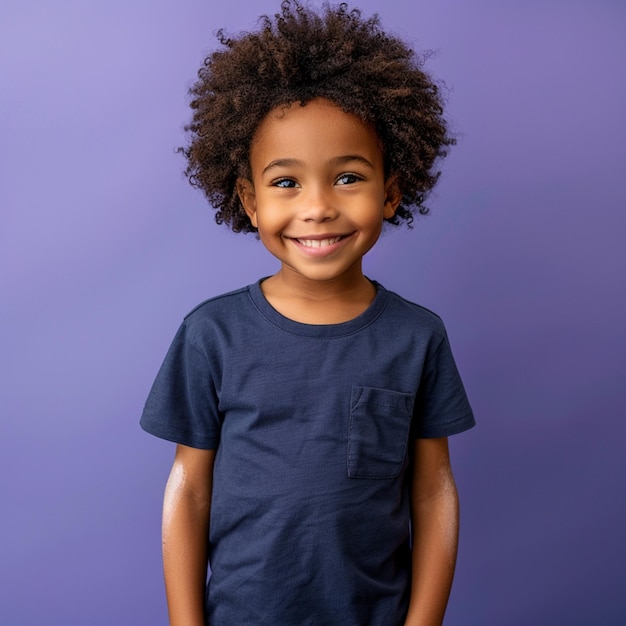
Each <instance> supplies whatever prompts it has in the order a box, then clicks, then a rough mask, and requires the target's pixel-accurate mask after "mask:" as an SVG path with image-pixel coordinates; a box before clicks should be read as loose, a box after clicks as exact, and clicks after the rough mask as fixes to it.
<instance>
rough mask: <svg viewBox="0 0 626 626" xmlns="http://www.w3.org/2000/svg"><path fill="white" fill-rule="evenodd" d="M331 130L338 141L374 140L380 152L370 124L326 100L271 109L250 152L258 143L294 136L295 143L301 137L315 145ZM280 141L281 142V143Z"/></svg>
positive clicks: (254, 138) (295, 103) (375, 135)
mask: <svg viewBox="0 0 626 626" xmlns="http://www.w3.org/2000/svg"><path fill="white" fill-rule="evenodd" d="M329 130H332V131H333V133H334V135H333V136H334V137H335V138H336V139H337V140H339V139H343V140H344V141H346V140H348V141H349V140H353V141H355V142H357V141H358V140H363V139H365V138H367V139H369V140H370V141H371V140H374V141H375V142H376V144H377V145H378V148H379V149H380V150H382V142H381V141H380V138H379V136H378V133H377V132H376V129H375V127H374V125H373V124H370V123H368V122H366V121H364V120H362V119H361V118H359V117H357V116H356V115H355V114H353V113H350V112H346V111H344V110H343V109H342V108H341V107H339V106H337V105H336V104H335V103H333V102H332V101H330V100H327V99H325V98H316V99H314V100H310V101H308V102H306V103H302V102H299V101H296V102H289V103H284V104H280V105H278V106H276V107H274V108H273V109H272V110H271V111H270V112H269V113H268V114H267V115H266V116H265V117H264V118H263V119H262V120H261V122H260V123H259V125H258V127H257V129H256V132H255V134H254V137H253V140H252V145H251V149H253V148H254V147H255V145H256V146H257V147H258V145H259V142H262V143H263V144H266V143H267V142H268V141H270V142H272V143H273V142H282V141H284V142H289V141H290V140H291V139H293V138H294V137H293V136H292V135H291V133H298V135H299V136H298V138H299V140H301V141H302V140H304V139H305V137H306V138H307V139H308V140H309V141H313V142H314V143H315V140H316V139H319V140H321V139H322V137H324V136H326V135H327V132H328V131H329ZM281 140H282V141H281Z"/></svg>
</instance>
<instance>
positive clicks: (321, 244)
mask: <svg viewBox="0 0 626 626" xmlns="http://www.w3.org/2000/svg"><path fill="white" fill-rule="evenodd" d="M340 239H343V237H342V236H339V237H329V238H328V239H296V241H297V242H298V243H299V244H301V245H303V246H304V247H305V248H326V247H328V246H332V245H333V244H334V243H337V242H338V241H339V240H340Z"/></svg>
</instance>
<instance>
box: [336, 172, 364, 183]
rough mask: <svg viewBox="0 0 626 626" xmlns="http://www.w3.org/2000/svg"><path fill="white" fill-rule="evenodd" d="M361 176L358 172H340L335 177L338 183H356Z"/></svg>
mask: <svg viewBox="0 0 626 626" xmlns="http://www.w3.org/2000/svg"><path fill="white" fill-rule="evenodd" d="M360 180H362V178H361V177H360V176H359V175H358V174H342V175H341V176H339V178H338V179H337V184H338V185H352V184H354V183H358V182H359V181H360Z"/></svg>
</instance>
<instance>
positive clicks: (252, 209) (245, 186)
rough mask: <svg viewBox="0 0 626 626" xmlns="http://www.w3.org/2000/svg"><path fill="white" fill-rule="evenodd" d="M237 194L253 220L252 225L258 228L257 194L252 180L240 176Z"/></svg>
mask: <svg viewBox="0 0 626 626" xmlns="http://www.w3.org/2000/svg"><path fill="white" fill-rule="evenodd" d="M237 195H238V196H239V200H240V201H241V205H242V206H243V210H244V211H245V212H246V215H247V216H248V218H249V219H250V221H251V222H252V226H254V227H255V228H256V226H257V223H256V195H255V193H254V185H253V184H252V181H250V180H248V179H247V178H238V179H237Z"/></svg>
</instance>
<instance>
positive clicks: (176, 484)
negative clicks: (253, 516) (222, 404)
mask: <svg viewBox="0 0 626 626" xmlns="http://www.w3.org/2000/svg"><path fill="white" fill-rule="evenodd" d="M214 459H215V450H198V449H195V448H189V447H187V446H183V445H180V444H179V445H178V446H177V447H176V457H175V458H174V464H173V466H172V470H171V472H170V476H169V479H168V481H167V486H166V488H165V497H164V500H163V570H164V573H165V591H166V595H167V605H168V611H169V618H170V625H171V626H204V593H205V586H206V577H207V564H208V531H209V515H210V510H211V492H212V487H213V461H214Z"/></svg>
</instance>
